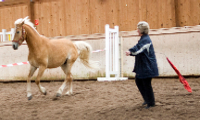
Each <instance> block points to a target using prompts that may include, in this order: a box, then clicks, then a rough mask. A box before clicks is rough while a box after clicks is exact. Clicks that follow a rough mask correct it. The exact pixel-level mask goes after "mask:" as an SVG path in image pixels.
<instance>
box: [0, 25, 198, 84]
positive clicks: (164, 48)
mask: <svg viewBox="0 0 200 120" xmlns="http://www.w3.org/2000/svg"><path fill="white" fill-rule="evenodd" d="M120 36H122V38H123V44H124V47H123V50H124V52H125V51H126V50H128V49H129V48H131V47H133V46H134V45H135V44H136V43H137V41H138V40H139V37H138V36H137V32H136V31H129V32H120ZM104 37H105V35H104V34H92V35H79V36H66V37H65V38H66V39H72V40H74V41H77V40H84V41H86V42H88V43H89V44H91V46H92V47H93V50H100V49H104V48H105V40H104ZM150 37H151V39H152V42H153V45H154V49H155V52H156V57H157V62H158V68H159V73H160V76H161V77H166V76H175V75H176V73H175V72H174V70H173V69H172V68H171V66H170V65H169V63H168V62H167V60H166V57H168V58H169V59H170V60H171V62H172V63H173V64H174V65H175V66H176V67H177V68H178V70H179V71H180V72H181V74H182V75H196V76H199V75H200V64H199V63H200V62H199V61H200V57H199V55H200V48H199V47H200V26H193V27H181V28H170V29H158V30H151V31H150ZM5 45H6V46H5ZM7 45H11V42H10V43H0V66H1V65H7V64H12V63H18V62H25V61H27V56H28V48H27V45H22V46H20V47H19V49H18V50H13V49H12V46H7ZM91 59H92V60H96V61H99V64H100V67H101V70H100V71H98V72H96V73H92V72H90V71H88V70H87V69H86V68H85V67H84V66H83V65H82V64H80V63H79V62H75V64H74V66H73V68H72V74H73V77H74V79H96V78H97V77H99V76H104V75H105V72H104V71H105V51H103V52H98V53H92V56H91ZM123 59H124V61H123V65H124V69H123V71H124V75H125V76H129V77H134V75H135V74H134V73H132V69H133V67H134V57H131V56H128V57H127V56H125V54H124V55H123ZM28 71H29V65H20V66H13V67H4V68H0V80H1V81H7V80H11V81H15V80H26V78H27V75H28ZM36 74H37V72H36V73H35V74H34V77H33V79H35V77H36ZM64 77H65V75H64V73H63V72H62V70H61V68H55V69H47V70H46V71H45V73H44V75H43V76H42V80H63V79H64Z"/></svg>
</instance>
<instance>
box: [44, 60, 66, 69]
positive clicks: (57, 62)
mask: <svg viewBox="0 0 200 120" xmlns="http://www.w3.org/2000/svg"><path fill="white" fill-rule="evenodd" d="M66 59H67V58H66V57H64V58H60V59H59V58H58V59H55V58H54V59H49V60H48V64H47V68H57V67H59V66H61V65H62V64H64V62H65V61H66Z"/></svg>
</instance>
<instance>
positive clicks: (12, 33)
mask: <svg viewBox="0 0 200 120" xmlns="http://www.w3.org/2000/svg"><path fill="white" fill-rule="evenodd" d="M14 35H15V28H11V36H12V37H11V40H13V39H14Z"/></svg>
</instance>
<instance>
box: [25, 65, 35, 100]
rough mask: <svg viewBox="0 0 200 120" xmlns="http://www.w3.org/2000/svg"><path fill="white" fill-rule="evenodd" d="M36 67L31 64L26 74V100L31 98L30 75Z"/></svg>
mask: <svg viewBox="0 0 200 120" xmlns="http://www.w3.org/2000/svg"><path fill="white" fill-rule="evenodd" d="M36 69H37V68H36V67H34V66H31V67H30V71H29V75H28V78H27V97H28V100H31V99H32V94H31V77H32V76H33V74H34V72H35V70H36Z"/></svg>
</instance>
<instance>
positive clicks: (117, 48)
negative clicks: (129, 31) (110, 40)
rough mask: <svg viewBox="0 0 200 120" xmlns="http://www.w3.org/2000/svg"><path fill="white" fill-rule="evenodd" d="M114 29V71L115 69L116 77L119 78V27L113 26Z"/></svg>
mask: <svg viewBox="0 0 200 120" xmlns="http://www.w3.org/2000/svg"><path fill="white" fill-rule="evenodd" d="M115 30H116V31H117V32H116V34H115V49H116V50H115V56H116V60H115V65H116V71H117V76H116V77H117V79H118V78H119V74H120V71H119V32H118V31H119V27H118V26H115Z"/></svg>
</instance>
